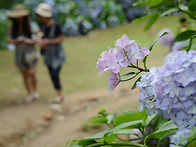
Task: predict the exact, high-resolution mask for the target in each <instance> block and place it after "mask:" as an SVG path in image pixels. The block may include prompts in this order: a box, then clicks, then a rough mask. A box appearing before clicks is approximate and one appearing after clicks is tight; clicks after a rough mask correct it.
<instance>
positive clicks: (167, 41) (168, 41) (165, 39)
mask: <svg viewBox="0 0 196 147" xmlns="http://www.w3.org/2000/svg"><path fill="white" fill-rule="evenodd" d="M164 32H168V33H169V34H166V35H164V36H162V37H161V38H159V42H160V43H161V44H162V45H163V46H171V45H172V43H173V41H174V35H173V33H172V31H171V30H170V29H169V28H164V29H162V30H161V31H160V32H159V33H158V37H160V36H161V35H162V34H163V33H164Z"/></svg>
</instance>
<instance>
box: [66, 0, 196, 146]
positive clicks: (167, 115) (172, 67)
mask: <svg viewBox="0 0 196 147" xmlns="http://www.w3.org/2000/svg"><path fill="white" fill-rule="evenodd" d="M135 5H137V6H138V5H147V6H148V8H149V10H148V11H149V15H146V16H144V17H143V18H139V19H136V20H135V22H139V21H143V20H146V19H148V22H147V24H146V26H145V28H144V30H148V29H149V28H150V27H151V26H152V25H153V24H154V23H155V22H156V21H157V20H158V18H160V17H162V16H166V15H172V14H174V13H177V12H181V13H184V14H186V15H188V16H189V17H190V18H191V19H193V20H195V19H196V11H195V9H194V8H195V6H196V0H190V1H183V0H172V1H169V0H166V1H165V0H143V1H139V2H138V3H136V4H135ZM168 33H171V32H164V33H163V34H162V35H159V36H158V38H156V39H155V40H154V41H153V43H151V45H150V47H149V48H143V49H142V48H141V47H140V46H139V45H138V44H137V43H135V41H134V40H130V39H129V37H128V36H126V35H123V37H122V38H121V39H118V40H117V41H116V44H115V47H114V48H109V51H104V52H102V53H101V58H99V59H98V62H97V67H98V68H99V69H100V71H99V74H103V73H104V72H105V71H107V70H110V76H109V78H108V83H109V85H108V90H109V92H112V91H113V90H114V89H115V87H116V86H117V85H118V84H119V83H120V82H125V81H129V80H132V79H134V78H136V77H137V78H138V77H139V78H138V79H137V80H136V82H135V84H134V86H133V88H135V87H136V86H135V85H137V86H138V87H140V93H139V103H140V108H139V112H127V113H125V114H122V115H117V114H108V113H107V112H106V111H105V110H102V111H101V112H102V113H99V115H98V116H96V117H94V119H95V121H93V122H94V123H98V122H99V123H105V124H107V125H108V126H109V129H107V130H105V131H103V132H100V133H98V134H96V135H93V136H91V137H87V138H84V139H80V140H74V141H73V142H71V143H70V146H71V147H74V146H79V147H83V146H86V147H96V146H105V147H110V146H135V147H137V146H138V147H145V146H170V147H173V146H195V141H196V138H195V129H196V96H195V94H196V90H195V81H196V76H195V75H196V74H195V73H196V72H195V71H196V70H195V67H196V60H195V59H196V51H194V50H193V49H194V47H192V43H193V40H194V38H195V31H194V30H185V31H183V32H180V33H179V34H177V35H176V36H175V38H173V36H172V37H171V38H172V42H176V41H184V40H189V43H188V44H187V46H186V47H183V48H181V49H184V51H172V52H171V53H169V55H167V58H166V60H165V64H164V65H163V66H160V67H152V68H150V69H148V68H147V66H146V62H147V59H148V55H149V54H150V52H151V51H152V49H153V47H154V44H155V43H156V41H158V40H160V39H161V38H162V37H164V35H165V36H166V35H167V34H168ZM172 42H171V43H169V46H170V45H171V44H172ZM141 59H142V61H143V67H141V66H140V65H139V62H138V60H141ZM122 67H126V68H129V69H130V72H128V73H126V74H124V75H120V72H121V68H122ZM133 69H136V72H135V71H134V70H133ZM142 72H144V73H143V74H142V75H140V73H142ZM124 76H125V77H127V76H129V78H127V79H125V80H124V79H122V77H124ZM108 116H111V117H108ZM108 118H110V119H108ZM111 120H112V121H111ZM122 134H123V136H122ZM126 135H128V136H126ZM132 136H136V137H135V138H132ZM154 143H155V144H154ZM74 144H75V145H74Z"/></svg>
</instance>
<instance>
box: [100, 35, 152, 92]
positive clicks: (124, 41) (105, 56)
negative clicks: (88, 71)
mask: <svg viewBox="0 0 196 147" xmlns="http://www.w3.org/2000/svg"><path fill="white" fill-rule="evenodd" d="M148 54H150V50H149V49H147V48H145V47H144V48H143V49H141V47H140V45H138V44H137V43H136V42H135V40H130V39H129V37H128V36H127V35H123V36H122V38H121V39H118V40H117V41H116V44H115V48H110V47H109V51H104V52H102V53H101V58H99V59H98V62H97V67H98V68H99V69H100V70H99V72H98V74H99V75H100V74H103V73H104V72H105V71H107V70H110V71H111V73H110V77H109V79H108V82H109V86H108V90H109V92H112V91H113V90H114V88H115V87H116V86H117V85H118V84H119V82H120V81H121V80H120V79H119V76H118V74H119V73H120V71H121V67H127V66H129V65H130V64H131V63H133V62H137V61H138V60H139V59H142V58H144V57H145V56H147V55H148Z"/></svg>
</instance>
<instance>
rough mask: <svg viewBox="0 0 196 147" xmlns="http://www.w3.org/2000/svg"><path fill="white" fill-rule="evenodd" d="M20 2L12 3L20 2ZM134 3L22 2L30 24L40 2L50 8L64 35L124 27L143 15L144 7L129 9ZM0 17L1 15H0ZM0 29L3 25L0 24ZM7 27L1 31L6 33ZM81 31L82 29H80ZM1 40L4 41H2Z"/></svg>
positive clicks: (85, 0) (116, 0) (110, 0)
mask: <svg viewBox="0 0 196 147" xmlns="http://www.w3.org/2000/svg"><path fill="white" fill-rule="evenodd" d="M20 1H21V0H18V1H15V2H14V3H16V2H20ZM135 1H136V0H129V1H127V0H123V1H120V0H107V1H105V0H98V1H97V0H95V1H92V0H66V1H64V0H34V1H31V0H24V4H25V5H26V6H28V9H29V10H30V11H31V12H32V14H33V15H32V19H33V21H37V19H36V16H35V14H34V10H35V9H36V7H37V5H38V4H39V3H41V2H45V3H48V4H49V5H51V6H52V8H53V13H54V18H56V19H57V20H58V22H59V23H60V25H61V26H62V30H63V32H64V34H65V35H68V36H70V35H80V34H81V35H82V31H83V32H85V33H84V34H87V33H88V32H89V31H91V30H92V29H95V28H102V29H105V28H107V27H114V26H118V25H120V24H124V23H127V22H129V21H132V20H134V19H135V18H138V17H141V16H143V15H144V14H145V12H146V11H145V7H144V6H133V3H134V2H135ZM14 3H13V4H14ZM1 12H2V13H1V15H5V16H6V13H5V12H4V11H1ZM0 25H1V26H3V25H4V23H3V22H1V21H0ZM8 27H9V25H6V26H5V27H4V29H3V30H4V31H5V32H6V31H7V30H8ZM81 28H82V29H81ZM0 38H2V39H1V40H2V41H1V40H0V44H5V45H6V42H5V39H4V38H6V34H5V33H4V34H3V35H1V37H0ZM3 39H4V40H3Z"/></svg>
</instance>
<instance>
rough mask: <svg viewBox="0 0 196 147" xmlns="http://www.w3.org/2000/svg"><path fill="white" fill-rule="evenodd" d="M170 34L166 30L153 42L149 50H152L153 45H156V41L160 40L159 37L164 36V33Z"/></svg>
mask: <svg viewBox="0 0 196 147" xmlns="http://www.w3.org/2000/svg"><path fill="white" fill-rule="evenodd" d="M166 34H168V32H164V33H163V34H162V35H161V36H159V37H157V38H156V39H155V40H154V41H153V42H152V43H151V44H150V47H149V50H150V51H152V48H153V46H154V45H155V43H156V42H157V41H158V40H159V38H161V37H163V36H164V35H166Z"/></svg>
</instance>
